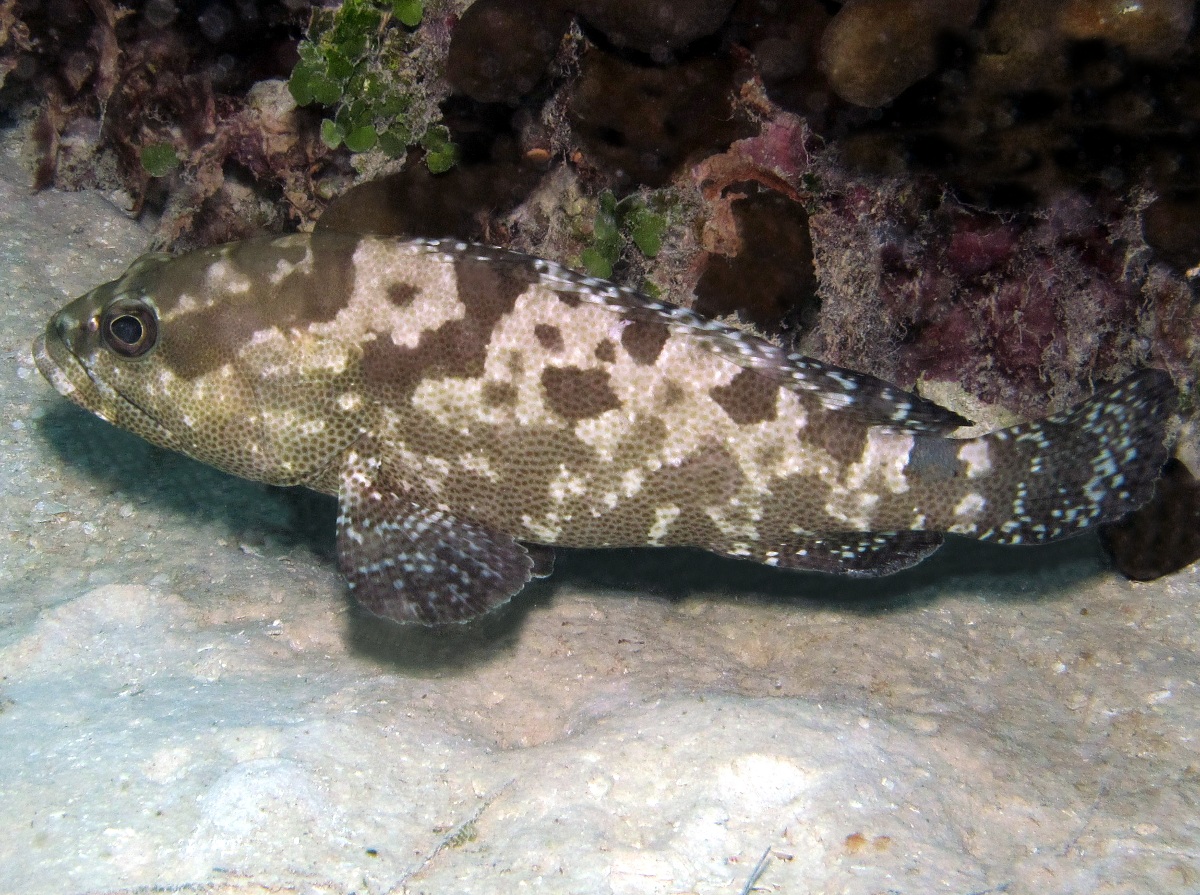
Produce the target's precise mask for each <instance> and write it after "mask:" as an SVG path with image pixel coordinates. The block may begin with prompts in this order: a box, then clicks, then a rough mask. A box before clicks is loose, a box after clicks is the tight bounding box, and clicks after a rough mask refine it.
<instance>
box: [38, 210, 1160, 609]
mask: <svg viewBox="0 0 1200 895" xmlns="http://www.w3.org/2000/svg"><path fill="white" fill-rule="evenodd" d="M34 350H35V355H36V357H37V360H38V365H39V367H40V369H41V370H42V372H43V374H44V375H45V376H46V377H47V378H48V379H49V380H50V381H51V382H52V383H53V384H54V385H55V387H56V388H57V389H58V390H59V391H60V392H62V393H63V394H64V395H66V396H67V397H69V398H71V399H72V400H74V401H75V402H76V403H78V404H80V405H81V406H83V407H85V408H86V409H88V410H91V411H93V412H95V413H97V414H98V415H100V416H101V417H103V418H105V419H107V420H109V421H110V422H113V423H114V424H116V425H118V426H122V427H124V428H126V429H129V430H131V431H133V432H135V433H137V434H138V435H140V436H142V437H144V438H146V439H148V440H150V441H152V442H154V443H156V444H159V445H162V446H164V447H169V448H172V449H175V450H179V451H182V452H183V453H186V454H188V455H190V456H192V457H195V458H197V459H199V460H202V461H204V462H206V463H210V464H212V465H214V466H216V467H219V468H221V469H224V470H227V471H229V472H232V473H236V474H238V475H242V476H245V477H248V478H252V479H258V480H260V481H265V482H270V483H273V484H279V485H306V486H308V487H310V488H314V489H316V490H318V491H324V492H327V493H329V494H336V495H338V496H339V502H340V517H339V520H338V545H339V555H340V566H341V568H342V571H343V572H344V573H345V575H346V577H347V579H348V581H349V582H350V585H351V587H352V588H354V589H355V592H356V594H357V596H358V598H359V600H360V601H361V602H362V603H363V604H364V605H365V606H367V607H368V608H369V609H371V610H372V611H374V612H376V613H378V614H381V615H385V616H388V617H391V618H395V619H397V620H400V621H418V622H423V623H439V622H445V621H459V620H463V619H466V618H470V617H472V616H473V615H476V614H478V613H479V612H482V611H485V610H486V609H488V608H490V607H492V606H494V605H496V604H497V603H500V602H503V601H504V600H506V599H508V597H510V596H511V595H512V594H513V593H515V592H516V591H517V590H519V589H520V588H521V587H522V586H523V585H524V584H525V582H526V581H527V580H528V579H529V577H530V576H531V575H535V574H543V573H546V572H548V570H549V566H550V563H551V561H552V554H551V552H550V551H548V550H546V549H544V547H542V548H539V547H537V546H535V545H550V546H553V545H563V546H578V547H604V546H630V545H690V546H695V547H701V548H704V549H706V550H711V551H714V552H717V553H722V554H726V555H730V556H739V557H747V558H750V559H754V560H758V561H759V562H764V563H767V564H770V565H778V566H782V567H790V568H811V569H821V570H826V571H839V572H845V573H849V574H859V575H870V574H883V573H886V572H890V571H894V570H896V569H899V568H903V567H904V566H907V565H911V564H913V563H915V562H917V561H919V560H920V559H921V558H922V557H924V556H925V555H927V554H928V553H930V552H931V551H932V550H934V549H936V547H937V546H938V545H939V544H940V543H941V541H942V535H943V533H945V532H954V533H959V534H964V535H968V536H971V537H975V538H981V539H990V540H995V541H999V542H1005V543H1014V544H1015V543H1036V542H1042V541H1049V540H1053V539H1055V538H1058V537H1064V536H1067V535H1069V534H1074V533H1076V532H1078V531H1080V530H1082V529H1084V528H1086V527H1088V526H1090V525H1093V524H1095V523H1097V522H1099V521H1103V520H1105V519H1110V518H1115V517H1117V516H1120V515H1121V514H1122V513H1124V512H1125V511H1126V510H1128V509H1129V508H1131V507H1134V506H1137V505H1139V504H1140V503H1142V502H1143V501H1144V500H1145V499H1147V497H1148V496H1149V493H1150V488H1151V485H1152V482H1153V479H1154V477H1155V475H1156V473H1157V470H1158V468H1159V466H1160V465H1161V463H1162V461H1163V459H1164V457H1165V450H1164V447H1163V443H1162V441H1163V424H1164V418H1165V417H1166V415H1167V414H1168V412H1169V410H1170V408H1171V394H1172V393H1171V390H1170V387H1169V386H1170V383H1169V380H1168V379H1167V377H1166V376H1165V375H1163V374H1161V373H1157V372H1155V371H1145V372H1143V373H1141V374H1137V375H1135V376H1134V377H1131V378H1130V379H1128V380H1126V381H1125V382H1124V383H1121V384H1120V385H1118V386H1115V387H1112V388H1110V389H1109V390H1108V391H1107V392H1104V393H1102V394H1100V395H1098V396H1097V397H1096V398H1094V399H1093V400H1092V401H1091V402H1089V403H1088V404H1086V405H1083V406H1082V407H1080V408H1078V409H1076V410H1075V411H1073V412H1071V413H1070V414H1064V415H1062V416H1060V417H1054V418H1051V419H1048V420H1044V421H1042V422H1039V423H1035V424H1030V425H1027V426H1022V427H1017V428H1015V429H1009V430H1004V431H1000V432H994V433H991V434H989V435H985V436H981V437H978V438H973V439H961V440H955V439H952V438H949V437H948V435H949V433H951V432H953V430H954V429H955V428H956V427H957V426H958V425H960V424H961V423H963V422H964V420H962V419H961V418H960V417H958V416H957V415H955V414H953V413H951V412H950V411H947V410H944V409H943V408H940V407H938V406H936V405H934V404H931V403H929V402H927V401H924V400H922V399H920V398H917V397H915V396H913V395H909V394H906V393H904V392H901V391H899V390H897V389H894V388H893V387H891V386H889V385H887V384H886V383H883V382H880V381H879V380H876V379H873V378H871V377H867V376H864V375H861V374H857V373H853V372H850V371H847V370H840V369H837V368H833V367H828V366H825V365H822V364H820V363H818V362H816V361H812V360H809V359H806V358H801V357H798V356H795V355H791V356H789V355H787V354H785V352H783V351H782V350H781V349H779V348H777V347H775V346H773V345H771V344H769V343H767V342H765V341H763V340H761V339H757V338H755V337H753V336H750V335H747V334H745V333H742V332H740V331H738V330H734V329H731V328H729V327H726V326H723V325H721V324H718V323H715V322H712V321H708V320H705V319H704V318H701V317H699V316H697V315H695V314H693V313H692V312H690V311H686V310H684V309H680V308H675V307H673V306H670V305H666V304H662V303H657V302H654V301H651V300H650V299H647V298H645V297H644V296H640V295H638V294H636V293H633V292H630V291H628V290H624V289H621V288H619V287H617V286H614V285H613V284H611V283H607V282H604V281H600V280H594V279H591V278H587V277H584V276H582V275H579V274H575V273H573V272H571V271H568V270H566V269H564V268H561V267H559V266H557V265H554V264H552V263H550V262H546V261H541V260H538V259H534V258H529V257H526V256H523V255H517V254H513V253H509V252H504V251H501V250H499V249H492V248H487V247H484V246H477V245H468V244H463V243H454V242H450V241H440V242H437V241H426V240H418V241H398V240H394V239H388V238H378V237H359V236H353V235H346V234H339V233H330V232H323V233H318V234H315V235H295V236H287V237H282V238H267V239H257V240H250V241H247V242H242V243H236V244H233V245H229V246H224V247H220V248H215V249H209V250H205V251H200V252H195V253H192V254H189V255H185V256H182V257H179V258H169V257H168V256H165V255H153V256H147V257H146V258H143V259H141V260H139V261H138V262H137V263H135V264H134V265H133V267H131V268H130V270H129V271H128V272H127V273H126V274H125V275H124V276H123V277H122V278H121V279H119V280H116V281H114V282H112V283H108V284H106V285H104V286H101V287H99V288H98V289H96V290H94V291H93V292H91V293H89V294H87V295H85V296H83V297H82V298H80V299H78V300H76V301H75V302H74V303H72V304H71V305H69V306H67V307H66V308H64V309H63V310H62V311H61V312H59V313H58V314H57V315H55V317H54V318H53V319H52V320H51V322H50V324H49V326H48V327H47V330H46V334H45V336H44V337H43V338H42V339H39V341H38V343H37V345H36V346H35V349H34Z"/></svg>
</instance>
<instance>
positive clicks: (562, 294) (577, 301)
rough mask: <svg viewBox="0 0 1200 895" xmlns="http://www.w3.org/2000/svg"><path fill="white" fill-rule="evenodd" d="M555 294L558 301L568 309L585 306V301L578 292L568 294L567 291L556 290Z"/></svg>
mask: <svg viewBox="0 0 1200 895" xmlns="http://www.w3.org/2000/svg"><path fill="white" fill-rule="evenodd" d="M554 294H555V295H557V296H558V300H559V301H561V302H562V303H563V304H564V305H566V306H567V307H568V308H577V307H579V306H580V305H581V304H583V299H582V298H580V296H579V293H578V292H568V291H567V290H565V289H556V290H554Z"/></svg>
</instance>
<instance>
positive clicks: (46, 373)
mask: <svg viewBox="0 0 1200 895" xmlns="http://www.w3.org/2000/svg"><path fill="white" fill-rule="evenodd" d="M33 362H34V363H35V364H36V365H37V368H38V372H40V373H41V374H42V376H43V377H44V378H45V379H46V381H47V382H49V383H50V384H51V385H52V386H54V390H55V391H56V392H58V393H59V394H60V395H62V396H63V397H64V398H66V399H67V400H68V401H70V402H71V403H72V404H75V405H76V406H78V407H81V408H83V409H84V410H86V411H88V412H89V413H93V414H95V415H96V416H98V417H100V419H102V420H104V421H105V422H107V423H111V424H112V425H114V426H117V427H119V428H122V429H135V430H139V431H142V432H154V433H155V434H156V435H157V436H158V438H159V439H160V441H159V443H160V444H162V445H163V446H164V447H169V448H173V449H174V450H177V451H182V450H184V448H183V446H182V445H181V444H180V443H179V440H178V439H177V438H176V437H175V435H174V433H172V432H171V431H170V430H169V429H166V428H164V427H163V426H162V424H161V423H159V422H158V420H156V419H155V418H154V417H153V416H151V415H150V414H149V413H147V412H146V411H145V410H144V409H142V408H141V407H139V406H138V405H137V404H136V403H135V402H133V401H131V400H129V399H128V398H127V397H125V396H124V395H122V394H121V393H120V392H118V391H117V390H116V389H114V388H113V387H112V386H111V385H108V384H107V383H105V382H104V381H103V380H102V379H100V378H99V377H97V376H96V375H95V374H93V373H92V371H91V370H90V369H88V366H87V364H85V363H84V362H83V360H82V358H80V357H78V356H77V355H76V354H75V353H74V352H73V351H71V349H70V348H69V347H68V346H67V345H66V343H65V342H63V341H62V339H61V338H58V333H57V331H55V326H54V321H53V320H52V321H51V322H50V325H49V326H47V327H46V331H45V332H43V333H41V334H40V335H39V336H38V337H37V338H36V339H34V342H33Z"/></svg>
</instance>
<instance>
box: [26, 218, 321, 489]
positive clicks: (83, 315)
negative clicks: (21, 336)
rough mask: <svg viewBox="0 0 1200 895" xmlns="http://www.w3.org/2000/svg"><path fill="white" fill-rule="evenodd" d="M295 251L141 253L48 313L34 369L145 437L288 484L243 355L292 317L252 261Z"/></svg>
mask: <svg viewBox="0 0 1200 895" xmlns="http://www.w3.org/2000/svg"><path fill="white" fill-rule="evenodd" d="M293 241H295V240H293ZM304 252H305V247H304V246H303V245H292V244H290V243H288V242H287V241H286V240H275V241H273V242H272V241H265V240H264V241H248V242H247V243H243V244H238V245H237V246H236V247H232V246H231V247H217V248H214V249H206V250H202V251H198V252H192V253H190V254H187V255H183V256H179V257H173V256H170V255H165V254H151V255H146V256H143V257H142V258H139V259H138V260H137V261H135V262H134V263H133V265H132V266H131V267H130V268H129V270H127V271H126V272H125V273H124V274H123V275H122V276H121V277H119V278H118V279H116V280H113V281H112V282H109V283H105V284H104V285H102V286H99V287H97V288H96V289H93V290H92V291H91V292H88V293H87V294H85V295H83V296H80V297H79V298H77V299H75V300H74V301H73V302H71V303H70V304H68V305H67V306H66V307H64V308H63V309H62V310H60V311H58V313H56V314H54V316H53V317H51V318H50V322H49V324H48V325H47V326H46V329H45V332H44V333H43V334H42V335H41V336H40V337H39V338H38V339H37V341H36V342H35V344H34V347H33V353H34V358H35V360H36V362H37V366H38V369H39V370H40V371H41V373H42V375H43V376H45V377H46V379H47V380H49V382H50V383H51V384H52V385H53V386H54V387H55V388H56V389H57V390H58V392H59V393H60V394H62V395H63V396H65V397H66V398H68V399H70V400H71V401H73V402H74V403H75V404H77V405H79V406H80V407H82V408H83V409H85V410H88V411H90V412H92V413H94V414H96V415H97V416H99V417H101V418H102V419H104V420H107V421H108V422H110V423H112V424H113V425H116V426H118V427H120V428H122V429H126V430H128V431H130V432H132V433H133V434H135V435H138V436H140V437H141V438H144V439H145V440H147V441H149V442H151V443H152V444H155V445H158V446H160V447H164V448H168V449H171V450H175V451H179V452H181V453H184V454H187V455H188V456H190V457H193V458H194V459H197V460H199V461H201V462H203V463H207V464H209V465H211V466H215V467H217V468H218V469H222V470H225V471H226V472H232V473H234V474H236V475H241V476H243V477H245V478H251V479H256V480H259V481H266V482H272V483H276V484H292V483H294V482H296V481H297V480H299V479H301V478H302V477H303V476H302V472H300V471H298V465H299V464H297V463H296V462H293V461H294V458H293V457H285V456H281V451H280V450H279V446H278V444H277V443H276V441H274V440H273V439H272V437H271V432H270V431H269V430H270V428H271V427H270V426H269V425H267V424H266V423H265V422H264V418H265V416H266V415H268V414H269V413H270V412H271V409H272V408H271V407H264V401H263V400H262V395H261V392H262V389H261V388H260V383H259V381H258V380H259V379H261V373H262V369H261V368H262V364H258V365H257V366H256V364H255V363H254V360H253V358H251V359H248V358H247V353H248V346H249V345H250V343H252V342H253V341H254V340H255V338H256V337H261V335H262V334H263V333H265V332H276V333H277V332H279V331H280V328H281V327H283V328H286V326H287V325H288V324H294V323H296V322H297V320H298V318H299V316H300V315H299V314H298V312H297V310H296V308H295V307H292V306H291V305H289V304H288V302H285V301H274V300H273V297H275V296H273V293H272V292H271V290H270V289H266V290H264V289H263V288H261V286H260V283H261V282H267V281H269V277H267V276H265V275H263V274H262V272H261V271H260V270H258V269H257V266H256V265H258V266H261V264H266V263H271V264H277V263H278V262H279V259H280V258H295V257H303V255H304ZM277 256H278V257H277ZM277 318H278V319H277ZM283 347H284V350H286V349H287V348H288V346H286V345H285V346H283ZM268 403H269V402H268Z"/></svg>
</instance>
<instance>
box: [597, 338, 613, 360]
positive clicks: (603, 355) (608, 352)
mask: <svg viewBox="0 0 1200 895" xmlns="http://www.w3.org/2000/svg"><path fill="white" fill-rule="evenodd" d="M594 353H595V355H596V360H599V361H604V363H606V364H611V363H615V362H616V360H617V346H616V345H614V344H613V342H612V339H603V340H602V341H601V342H600V344H599V345H597V346H596V350H595V352H594Z"/></svg>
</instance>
